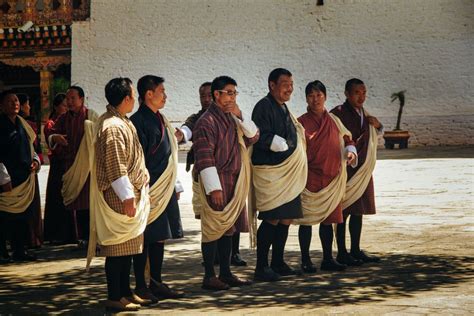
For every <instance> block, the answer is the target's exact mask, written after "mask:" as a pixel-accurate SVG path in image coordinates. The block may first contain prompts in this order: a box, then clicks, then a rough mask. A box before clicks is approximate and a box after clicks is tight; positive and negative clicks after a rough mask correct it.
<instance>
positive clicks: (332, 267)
mask: <svg viewBox="0 0 474 316" xmlns="http://www.w3.org/2000/svg"><path fill="white" fill-rule="evenodd" d="M346 268H347V266H346V265H345V264H340V263H339V262H337V261H336V260H334V259H333V258H331V259H329V260H323V261H322V262H321V270H322V271H344V270H346Z"/></svg>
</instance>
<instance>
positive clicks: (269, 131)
mask: <svg viewBox="0 0 474 316" xmlns="http://www.w3.org/2000/svg"><path fill="white" fill-rule="evenodd" d="M264 102H267V101H261V102H259V103H257V105H256V106H255V108H254V110H253V112H252V121H253V122H254V123H255V124H256V125H257V126H258V128H259V132H260V137H259V139H258V141H257V142H256V143H255V144H254V146H255V147H257V148H260V149H263V150H267V151H273V152H281V151H286V150H288V144H287V142H286V139H284V138H283V137H281V136H279V135H276V134H275V133H274V132H273V128H272V122H271V116H270V114H269V113H268V110H269V107H270V106H271V104H266V103H264Z"/></svg>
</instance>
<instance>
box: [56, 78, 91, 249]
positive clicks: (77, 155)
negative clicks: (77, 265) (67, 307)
mask: <svg viewBox="0 0 474 316" xmlns="http://www.w3.org/2000/svg"><path fill="white" fill-rule="evenodd" d="M84 98H85V95H84V90H83V89H82V88H81V87H79V86H71V87H70V88H69V89H68V90H67V92H66V100H67V101H66V102H67V106H68V111H67V112H66V113H65V114H63V115H61V116H60V117H59V118H58V120H57V121H56V123H55V124H54V126H53V128H51V130H50V133H51V135H50V136H49V137H48V142H49V147H50V148H51V149H53V150H54V149H56V147H57V146H59V147H60V154H59V155H60V156H61V160H62V161H63V163H64V165H63V172H64V175H63V187H62V190H61V191H62V196H63V200H64V205H65V206H66V209H67V210H68V211H71V212H73V219H74V223H75V229H76V238H77V242H78V247H79V248H85V245H86V244H87V240H88V239H89V172H90V166H89V162H88V152H87V146H86V142H85V139H84V121H85V120H90V121H92V122H95V121H96V120H97V118H98V115H97V113H96V112H95V111H93V110H91V109H88V108H87V107H86V106H85V105H84Z"/></svg>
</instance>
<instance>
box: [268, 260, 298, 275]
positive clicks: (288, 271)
mask: <svg viewBox="0 0 474 316" xmlns="http://www.w3.org/2000/svg"><path fill="white" fill-rule="evenodd" d="M271 268H272V270H273V271H275V272H276V273H278V274H279V275H281V276H288V275H297V274H298V271H296V270H294V269H292V268H291V267H290V266H289V265H287V264H286V263H285V262H283V263H282V264H280V265H278V266H274V265H272V266H271ZM300 273H301V272H300Z"/></svg>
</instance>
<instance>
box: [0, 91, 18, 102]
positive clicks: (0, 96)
mask: <svg viewBox="0 0 474 316" xmlns="http://www.w3.org/2000/svg"><path fill="white" fill-rule="evenodd" d="M10 94H14V95H16V93H15V91H14V90H12V89H9V90H5V91H3V92H2V93H0V104H2V103H3V101H4V100H5V98H6V97H7V96H8V95H10Z"/></svg>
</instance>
